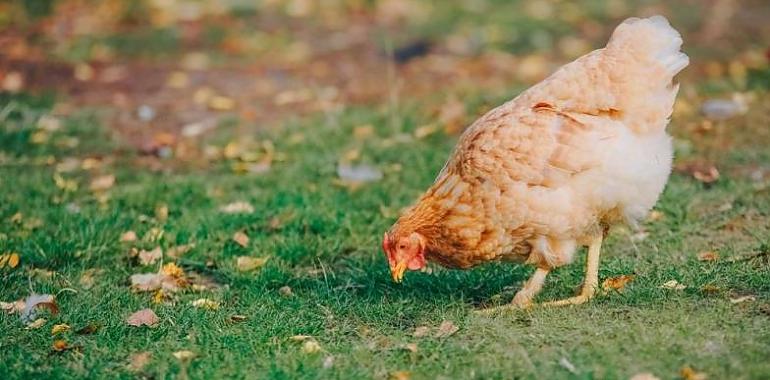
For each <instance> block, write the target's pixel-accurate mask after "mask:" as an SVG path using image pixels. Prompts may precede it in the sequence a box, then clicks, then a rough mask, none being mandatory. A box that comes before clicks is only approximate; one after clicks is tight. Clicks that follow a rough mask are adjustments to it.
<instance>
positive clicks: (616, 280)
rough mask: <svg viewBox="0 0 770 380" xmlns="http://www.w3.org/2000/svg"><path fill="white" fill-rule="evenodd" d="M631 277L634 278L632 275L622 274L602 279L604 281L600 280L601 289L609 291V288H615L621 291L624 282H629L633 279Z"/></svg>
mask: <svg viewBox="0 0 770 380" xmlns="http://www.w3.org/2000/svg"><path fill="white" fill-rule="evenodd" d="M633 279H634V276H633V275H630V274H624V275H622V276H617V277H611V278H608V279H606V280H604V282H602V289H603V290H605V291H609V290H613V289H614V290H617V291H619V292H620V291H623V288H625V287H626V284H628V283H629V282H631V280H633Z"/></svg>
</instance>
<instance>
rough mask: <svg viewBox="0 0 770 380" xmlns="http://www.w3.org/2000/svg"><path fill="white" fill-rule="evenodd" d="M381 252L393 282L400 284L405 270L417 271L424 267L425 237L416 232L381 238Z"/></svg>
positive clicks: (386, 235)
mask: <svg viewBox="0 0 770 380" xmlns="http://www.w3.org/2000/svg"><path fill="white" fill-rule="evenodd" d="M382 250H383V251H385V255H387V256H388V264H389V265H390V273H391V275H392V276H393V281H395V282H401V280H403V278H404V272H406V270H407V269H410V270H419V269H422V268H424V267H425V237H423V236H422V235H420V234H419V233H417V232H412V233H411V234H409V235H406V236H399V235H396V234H393V235H388V233H387V232H386V233H385V235H384V236H383V237H382Z"/></svg>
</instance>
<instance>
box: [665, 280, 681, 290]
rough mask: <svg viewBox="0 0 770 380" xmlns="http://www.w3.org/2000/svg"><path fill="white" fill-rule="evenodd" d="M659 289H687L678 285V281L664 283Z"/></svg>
mask: <svg viewBox="0 0 770 380" xmlns="http://www.w3.org/2000/svg"><path fill="white" fill-rule="evenodd" d="M660 287H661V288H663V289H671V290H684V289H686V288H687V287H686V286H684V285H683V284H680V283H679V281H677V280H670V281H666V282H664V283H663V285H661V286H660Z"/></svg>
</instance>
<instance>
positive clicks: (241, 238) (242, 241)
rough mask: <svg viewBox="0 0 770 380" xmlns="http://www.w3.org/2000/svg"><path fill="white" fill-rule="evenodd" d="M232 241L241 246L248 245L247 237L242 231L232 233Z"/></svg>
mask: <svg viewBox="0 0 770 380" xmlns="http://www.w3.org/2000/svg"><path fill="white" fill-rule="evenodd" d="M233 241H235V242H236V243H238V245H240V246H241V247H244V248H246V247H248V245H249V237H248V235H246V234H245V233H244V232H243V231H238V232H236V233H235V234H234V235H233Z"/></svg>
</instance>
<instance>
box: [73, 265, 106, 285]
mask: <svg viewBox="0 0 770 380" xmlns="http://www.w3.org/2000/svg"><path fill="white" fill-rule="evenodd" d="M98 273H101V270H100V269H95V268H91V269H86V270H85V271H83V274H81V275H80V279H78V284H79V285H80V286H81V287H82V288H83V289H91V288H93V286H94V284H95V283H96V281H95V279H94V277H95V276H96V275H97V274H98Z"/></svg>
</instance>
